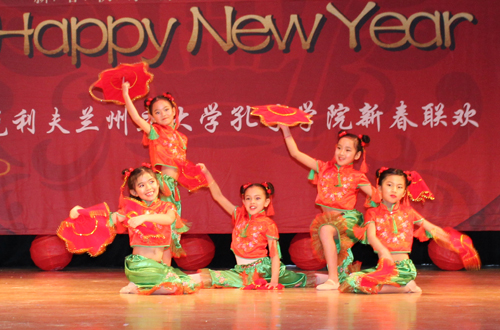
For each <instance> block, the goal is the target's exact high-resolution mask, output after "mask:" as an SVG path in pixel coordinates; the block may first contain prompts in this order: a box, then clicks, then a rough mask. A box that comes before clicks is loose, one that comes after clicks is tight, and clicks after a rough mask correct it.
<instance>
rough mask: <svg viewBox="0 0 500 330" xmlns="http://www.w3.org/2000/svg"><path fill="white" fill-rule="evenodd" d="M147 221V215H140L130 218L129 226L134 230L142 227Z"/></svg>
mask: <svg viewBox="0 0 500 330" xmlns="http://www.w3.org/2000/svg"><path fill="white" fill-rule="evenodd" d="M144 221H146V216H145V215H138V216H136V217H133V218H130V219H129V220H128V225H129V226H130V227H132V228H136V227H138V226H140V225H142V224H143V223H144Z"/></svg>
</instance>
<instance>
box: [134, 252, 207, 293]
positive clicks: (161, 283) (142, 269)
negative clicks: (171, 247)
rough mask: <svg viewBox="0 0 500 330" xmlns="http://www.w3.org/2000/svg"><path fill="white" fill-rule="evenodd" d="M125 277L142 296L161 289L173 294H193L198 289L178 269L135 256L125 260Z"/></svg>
mask: <svg viewBox="0 0 500 330" xmlns="http://www.w3.org/2000/svg"><path fill="white" fill-rule="evenodd" d="M125 275H126V276H127V278H128V280H129V281H130V282H133V283H134V284H135V285H137V287H138V288H139V293H143V294H151V293H153V292H154V291H156V290H158V289H160V288H161V287H163V288H165V289H169V290H173V291H175V292H174V294H184V293H194V292H196V291H197V290H198V289H199V284H198V283H196V282H194V281H193V279H192V278H191V277H189V276H188V275H187V274H185V273H183V272H182V271H180V270H179V269H175V268H174V267H171V266H167V265H165V264H164V263H162V262H157V261H155V260H152V259H149V258H146V257H143V256H140V255H136V254H131V255H129V256H127V257H126V258H125Z"/></svg>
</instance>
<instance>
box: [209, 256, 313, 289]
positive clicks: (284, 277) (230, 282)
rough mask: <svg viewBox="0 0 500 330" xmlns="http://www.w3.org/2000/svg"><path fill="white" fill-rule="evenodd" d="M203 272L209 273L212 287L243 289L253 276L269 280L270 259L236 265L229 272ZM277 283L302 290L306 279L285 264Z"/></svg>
mask: <svg viewBox="0 0 500 330" xmlns="http://www.w3.org/2000/svg"><path fill="white" fill-rule="evenodd" d="M203 271H205V272H206V271H208V272H209V273H210V277H211V279H212V286H215V287H227V288H243V287H245V286H247V285H250V284H252V282H253V279H254V277H255V276H258V277H260V278H264V279H266V281H268V282H269V281H270V280H271V275H272V269H271V258H269V257H265V258H260V259H258V260H257V261H255V262H252V263H251V264H248V265H236V266H235V267H234V268H233V269H230V270H221V271H218V270H211V269H204V270H203ZM278 282H279V283H281V284H282V285H283V286H284V287H285V288H295V287H301V288H302V287H304V286H305V285H306V282H307V277H306V275H305V274H303V273H296V272H293V271H291V270H287V269H286V266H285V264H283V263H281V265H280V274H279V279H278Z"/></svg>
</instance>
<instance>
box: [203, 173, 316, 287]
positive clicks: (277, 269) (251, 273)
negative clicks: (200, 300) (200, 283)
mask: <svg viewBox="0 0 500 330" xmlns="http://www.w3.org/2000/svg"><path fill="white" fill-rule="evenodd" d="M200 165H201V168H202V171H203V173H204V174H205V176H206V177H207V180H208V181H209V182H210V184H209V185H208V187H209V189H210V193H211V194H212V197H213V199H214V200H215V201H216V202H217V203H219V204H220V206H222V208H223V209H224V210H225V211H226V212H227V213H229V214H230V215H231V216H232V219H233V226H234V228H233V234H232V242H231V250H232V251H233V252H234V255H235V257H236V263H237V265H236V266H235V267H234V268H233V269H232V270H228V271H213V270H210V269H203V270H202V272H201V274H202V278H207V279H208V282H210V283H209V284H208V285H207V286H208V287H210V286H215V287H234V288H242V287H245V286H248V285H250V284H252V283H254V282H255V281H256V280H258V279H265V280H266V281H269V283H267V284H266V285H265V286H266V288H276V287H277V286H278V284H282V285H283V286H284V287H304V286H305V285H306V280H307V278H306V275H305V274H302V273H294V272H292V271H289V270H286V267H285V265H284V264H283V263H282V262H281V261H280V258H281V255H280V254H281V253H280V249H279V243H278V239H279V234H278V228H277V226H276V224H275V223H274V221H273V220H272V219H270V218H269V216H270V215H272V214H273V212H272V206H271V198H272V195H273V194H274V187H273V185H272V184H271V183H270V182H264V183H262V184H260V183H253V184H250V183H248V184H245V185H243V186H241V188H240V193H241V199H242V203H243V206H240V207H237V206H236V205H234V204H233V203H231V202H230V201H229V200H228V199H227V198H226V197H224V195H223V194H222V192H221V190H220V188H219V186H218V185H217V182H215V180H214V179H213V177H212V175H211V174H210V172H209V171H208V170H207V168H206V167H205V165H203V164H200ZM268 249H269V253H268ZM204 283H205V281H204Z"/></svg>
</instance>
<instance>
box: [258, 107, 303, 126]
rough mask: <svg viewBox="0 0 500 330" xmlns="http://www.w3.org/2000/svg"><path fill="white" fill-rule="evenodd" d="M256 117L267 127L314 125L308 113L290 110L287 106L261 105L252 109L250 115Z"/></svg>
mask: <svg viewBox="0 0 500 330" xmlns="http://www.w3.org/2000/svg"><path fill="white" fill-rule="evenodd" d="M250 114H251V115H254V116H259V117H260V121H261V122H262V124H264V125H265V126H275V125H278V124H281V125H285V126H296V125H299V124H310V123H312V121H311V117H312V115H309V114H307V113H306V112H304V111H302V110H300V109H296V108H290V107H287V106H286V105H279V104H276V105H261V106H255V107H252V112H251V113H250Z"/></svg>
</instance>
